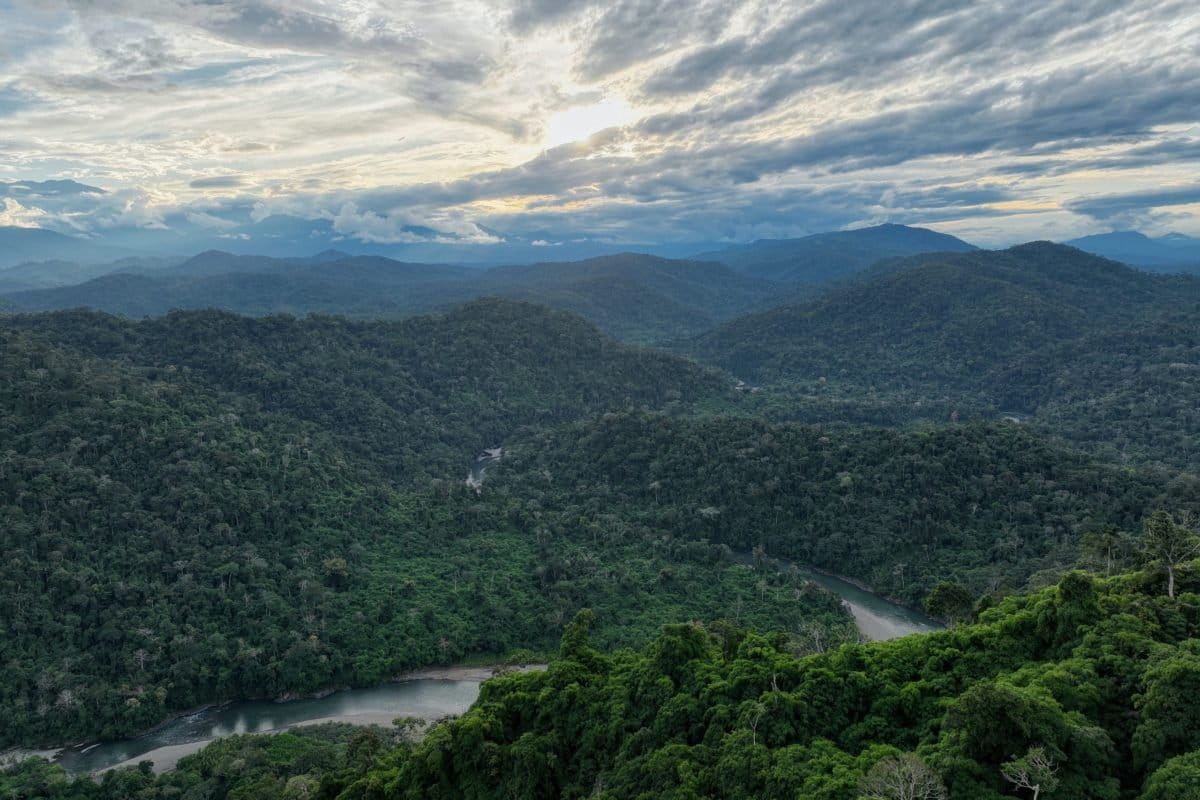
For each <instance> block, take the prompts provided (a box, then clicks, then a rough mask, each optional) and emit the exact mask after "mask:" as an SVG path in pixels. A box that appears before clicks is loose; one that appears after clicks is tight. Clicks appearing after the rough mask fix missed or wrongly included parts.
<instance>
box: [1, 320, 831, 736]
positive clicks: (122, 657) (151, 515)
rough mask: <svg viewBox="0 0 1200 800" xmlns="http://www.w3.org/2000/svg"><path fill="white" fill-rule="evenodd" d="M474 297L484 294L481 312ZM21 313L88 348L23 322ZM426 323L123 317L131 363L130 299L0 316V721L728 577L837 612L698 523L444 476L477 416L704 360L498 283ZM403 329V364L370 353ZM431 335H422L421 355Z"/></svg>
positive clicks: (690, 603)
mask: <svg viewBox="0 0 1200 800" xmlns="http://www.w3.org/2000/svg"><path fill="white" fill-rule="evenodd" d="M521 312H525V313H521ZM489 313H493V314H495V313H499V314H500V316H498V317H496V318H494V319H493V324H491V325H488V324H486V320H487V318H488V316H487V315H488V314H489ZM507 313H511V314H513V315H514V316H515V317H518V319H510V318H509V317H508V316H506V315H505V314H507ZM521 320H524V322H525V325H524V326H522V325H521V324H520V321H521ZM39 322H40V323H43V324H45V325H53V326H54V327H53V329H52V330H53V331H54V332H55V336H56V338H57V339H58V340H60V341H67V340H71V339H72V337H74V341H75V342H76V343H78V344H83V343H85V342H86V343H88V344H89V345H90V346H91V347H92V349H93V350H98V351H102V352H104V353H105V354H106V356H108V357H106V358H100V357H98V356H96V355H93V354H91V353H83V352H80V351H79V350H75V349H72V348H69V347H65V346H62V345H52V344H50V343H48V341H47V338H48V333H47V332H48V330H50V329H49V328H45V327H42V326H41V325H39V324H37V323H39ZM415 324H417V323H416V322H414V323H409V327H408V328H407V329H406V328H405V327H403V326H402V327H401V328H400V329H399V331H405V330H408V331H411V330H412V327H411V326H412V325H415ZM426 324H428V325H429V326H430V327H431V328H432V330H425V331H423V332H422V335H421V336H420V337H419V339H413V338H405V337H403V336H398V335H395V334H396V333H397V331H396V330H395V329H392V328H389V327H387V326H383V327H382V328H373V327H371V326H369V325H366V326H357V327H356V326H354V325H351V324H350V323H345V322H342V321H334V320H309V321H307V322H304V323H301V322H298V321H296V320H286V319H267V320H260V321H252V320H243V319H240V318H236V317H231V316H229V315H224V314H193V315H179V316H177V317H173V318H170V319H167V320H159V321H154V322H147V323H141V325H146V326H151V325H153V326H154V328H153V330H149V331H145V333H144V334H143V335H145V336H146V337H147V340H153V341H154V342H155V343H156V345H157V346H159V347H162V348H174V351H175V353H176V354H177V356H178V358H177V359H176V363H161V362H156V363H151V364H145V365H143V364H135V363H131V360H132V359H131V358H130V355H131V354H134V353H136V352H137V351H135V350H133V349H132V348H129V349H126V345H127V344H128V343H129V342H133V343H134V344H137V342H138V339H137V336H138V335H139V330H140V326H139V325H135V324H132V323H124V322H120V321H118V320H115V319H112V318H106V317H103V316H99V315H93V314H75V315H64V316H62V317H61V318H54V319H43V320H40V321H34V320H23V321H21V324H20V325H18V326H16V327H12V328H6V329H0V337H2V344H3V347H2V349H0V374H2V375H3V376H4V380H3V382H2V383H0V441H2V442H3V447H2V449H0V508H2V509H3V523H4V524H3V526H2V527H0V554H2V555H3V561H2V564H0V611H2V613H0V663H3V664H4V665H5V670H4V676H3V679H2V680H0V743H13V742H22V743H35V742H39V743H40V742H45V743H54V742H62V741H65V740H67V739H69V738H79V737H85V736H104V737H112V736H117V735H122V734H128V733H131V732H134V731H137V730H139V729H141V728H144V727H147V726H148V725H151V724H153V723H155V722H157V721H158V720H159V719H161V718H162V716H163V715H164V714H165V713H166V712H168V711H170V710H174V709H182V708H188V707H190V706H194V705H196V704H198V703H202V702H208V701H212V700H220V699H226V698H230V697H247V696H251V697H253V696H275V695H279V694H283V693H288V692H308V691H315V690H319V689H322V688H326V687H329V686H339V685H363V684H371V683H376V682H378V681H381V680H385V679H386V678H388V677H389V676H391V675H394V674H396V673H398V672H400V671H402V670H404V669H407V668H412V667H417V666H422V665H425V664H430V663H449V662H452V661H454V660H457V659H460V658H462V657H463V656H464V655H467V654H472V653H476V654H477V653H491V654H502V653H505V652H508V651H512V650H515V649H523V648H524V649H528V648H533V649H544V648H545V647H547V646H549V645H551V644H552V643H553V642H554V641H556V639H557V637H558V635H559V633H560V632H561V630H562V625H563V624H564V622H566V621H568V620H569V619H570V617H571V615H572V614H574V612H575V611H576V610H578V609H579V608H582V607H585V606H588V607H595V608H596V610H597V613H598V614H599V615H600V617H601V619H602V620H603V622H602V628H603V629H604V630H606V631H607V632H606V633H601V634H600V636H601V637H602V639H603V638H605V637H607V639H606V641H607V643H608V644H611V645H614V646H615V645H619V644H631V643H636V642H638V641H643V640H645V639H646V638H647V637H649V636H650V635H652V634H653V632H654V631H656V630H657V629H658V628H659V626H660V625H662V624H663V623H665V622H669V621H673V620H678V619H709V620H713V619H717V618H719V617H722V616H725V614H726V607H727V605H728V604H729V603H736V604H738V605H739V607H741V608H743V609H744V612H743V613H744V614H745V616H746V618H747V619H748V620H754V624H756V625H762V626H764V627H768V628H781V629H789V628H790V629H795V628H796V627H797V626H798V625H800V624H801V623H802V622H815V623H817V624H824V625H827V626H828V627H829V628H830V636H832V637H834V638H844V637H846V636H849V635H850V633H851V628H850V622H849V617H848V616H847V615H846V613H845V612H844V611H843V610H842V609H841V607H840V605H839V603H838V602H837V600H836V598H834V597H833V596H832V595H829V594H827V593H825V592H823V591H820V590H816V589H815V588H814V589H813V590H812V591H809V592H807V593H805V594H803V595H802V596H799V597H797V596H795V593H794V589H795V587H794V586H792V585H790V584H789V583H788V582H787V581H785V580H783V579H780V580H779V581H777V582H776V583H772V584H771V585H770V586H764V585H761V579H760V578H759V577H756V576H753V575H751V574H750V573H749V571H748V570H746V569H745V568H744V567H741V566H740V565H738V564H736V563H734V562H732V561H730V560H729V559H727V558H726V557H725V554H724V553H723V552H722V551H721V550H720V548H719V547H717V546H716V545H715V544H712V545H701V546H697V547H693V548H690V549H688V550H687V551H686V552H676V551H663V550H661V549H659V548H656V547H654V546H652V545H651V544H650V543H649V539H648V537H646V536H643V535H641V533H640V531H639V530H638V529H636V528H635V529H633V530H632V531H631V535H630V536H628V537H624V538H618V537H609V536H599V535H597V533H596V532H595V531H593V530H590V529H588V530H585V529H576V528H570V527H565V526H561V525H558V524H556V523H555V522H554V521H551V520H541V519H540V516H541V514H540V512H539V511H538V509H537V507H536V504H520V505H517V504H508V503H503V504H496V503H493V502H491V501H490V498H488V497H487V496H486V495H485V496H480V495H477V494H476V493H475V492H474V491H471V490H469V489H468V488H467V487H466V486H465V485H464V482H463V480H462V478H463V476H465V474H466V469H467V465H468V464H469V463H470V460H471V457H472V456H473V454H474V453H475V452H477V450H478V448H479V447H480V444H481V443H487V442H489V441H491V440H490V439H483V438H481V437H482V436H484V435H492V434H494V435H499V434H500V433H501V432H504V431H505V430H507V429H503V430H499V431H497V430H491V429H488V428H486V427H485V428H484V430H485V431H486V433H483V434H481V433H480V432H479V430H480V429H479V428H477V427H474V426H476V425H478V424H482V425H484V426H487V425H497V424H511V425H512V426H513V429H514V430H515V429H517V428H519V427H520V425H521V424H523V423H521V422H519V420H521V418H522V416H523V415H524V414H525V413H526V412H527V411H528V412H529V413H530V414H536V413H537V412H535V411H534V409H535V408H538V409H541V410H540V413H541V414H542V416H543V418H548V419H555V418H557V417H556V415H559V414H563V415H568V416H569V413H568V412H572V411H575V412H578V411H582V410H586V409H588V408H595V407H596V406H597V405H599V406H600V407H603V404H604V403H606V402H612V403H614V404H622V403H624V402H627V401H630V397H631V395H632V396H633V397H638V398H645V399H650V398H651V397H652V396H654V397H657V398H658V399H661V400H663V401H664V402H665V403H667V404H670V403H671V402H678V400H679V394H680V393H679V391H678V390H676V389H674V388H673V387H674V386H676V385H681V386H682V388H684V389H685V390H686V389H687V386H686V385H683V384H676V383H675V381H677V380H682V378H681V376H684V375H692V376H696V380H697V381H698V382H699V384H700V385H701V386H703V385H705V384H706V382H709V381H711V380H712V379H711V378H709V376H708V375H707V373H705V372H703V371H700V370H696V369H695V368H693V367H691V366H690V365H688V364H686V363H684V362H677V361H676V360H674V359H671V358H670V357H657V356H646V357H645V358H643V357H642V356H640V355H639V354H636V353H628V352H626V351H625V350H623V349H622V348H620V347H618V346H616V345H613V344H611V343H605V342H603V341H601V340H600V339H599V338H598V337H597V336H596V335H595V333H594V330H592V329H590V328H587V327H586V326H584V327H583V328H582V329H580V328H578V327H577V326H576V321H575V320H573V319H569V318H563V317H561V315H554V314H550V315H549V316H545V317H542V318H539V317H538V316H537V313H535V312H530V310H529V309H526V308H525V307H522V306H511V305H503V304H501V305H499V306H497V305H495V304H483V305H482V306H472V307H468V308H466V309H464V310H463V311H462V312H460V313H459V315H457V316H453V315H452V316H450V317H447V318H442V319H438V320H428V321H426ZM580 324H582V323H580ZM222 326H225V329H224V330H223V329H222ZM444 326H453V327H452V328H450V329H449V330H447V328H445V327H444ZM572 326H576V327H572ZM580 330H582V332H583V333H585V334H587V335H586V336H585V337H583V338H581V339H571V336H572V334H573V333H578V332H580ZM238 331H240V336H239V334H238ZM202 332H205V333H206V335H204V336H202V335H200V334H201V333H202ZM339 332H340V333H341V334H342V338H341V339H340V340H339V339H338V338H337V336H336V334H338V333H339ZM355 332H357V334H358V336H357V337H354V336H352V335H351V334H352V333H355ZM388 333H391V334H392V337H391V338H390V339H389V338H388ZM439 333H440V334H442V335H444V336H447V339H446V340H444V341H445V344H444V346H442V347H440V348H439V347H438V343H439V338H438V335H439ZM68 334H69V335H68ZM170 336H174V337H176V338H174V339H172V338H170ZM547 340H548V341H547ZM418 341H419V344H418V343H417V342H418ZM188 342H190V343H191V344H192V346H193V348H194V349H192V350H190V351H189V349H188V348H187V347H186V346H185V345H186V343H188ZM351 342H358V343H359V348H358V349H355V348H353V347H351V345H350V343H351ZM389 342H390V344H389ZM236 347H243V348H246V351H245V352H243V353H241V354H236V351H235V348H236ZM322 347H325V348H327V349H326V350H324V351H322ZM406 348H408V349H409V351H410V353H411V352H412V351H416V354H415V355H414V354H410V355H408V356H407V357H408V358H409V359H410V361H408V362H407V363H408V364H410V365H411V367H410V369H411V370H412V371H411V372H402V371H400V369H398V368H397V366H396V365H397V364H399V363H404V362H401V360H400V358H401V357H402V356H404V354H405V350H406ZM554 348H559V351H560V352H562V353H563V356H562V358H563V360H564V362H566V361H568V360H570V359H568V357H567V355H566V354H567V353H570V354H574V355H575V356H577V357H578V358H581V359H584V360H585V363H586V364H587V365H588V366H589V374H590V375H593V376H595V380H596V381H597V382H598V381H606V382H607V383H606V384H605V385H600V384H599V383H595V384H593V386H594V388H595V392H596V394H594V395H588V394H587V392H588V383H587V380H586V378H585V377H584V376H583V375H582V374H581V371H577V372H576V375H577V380H576V382H575V383H574V384H573V385H567V386H561V387H560V386H559V385H557V384H555V383H553V382H552V381H551V380H550V377H549V376H550V375H551V374H552V373H548V372H545V371H540V370H539V369H538V368H537V363H538V362H537V361H535V360H534V359H541V361H542V363H543V364H549V365H550V368H556V367H555V366H554V362H553V361H552V359H553V357H554ZM287 353H291V354H294V355H295V358H296V360H289V359H288V358H287V357H285V354H287ZM379 353H384V354H387V355H373V354H379ZM434 353H437V354H438V356H439V358H440V359H445V360H444V361H439V360H434V358H432V357H430V358H429V359H428V361H423V360H422V359H423V358H424V357H425V356H427V355H428V356H432V354H434ZM468 354H469V355H470V357H472V358H475V359H477V360H476V361H475V362H468V361H466V360H465V359H467V358H468ZM301 356H303V358H304V359H309V360H308V361H305V360H303V359H301ZM267 359H273V360H272V361H270V363H271V364H273V365H274V366H275V367H276V368H277V370H278V371H277V372H276V371H272V370H271V369H269V368H268V367H267V366H266V364H267ZM521 359H526V361H525V363H524V364H521V363H519V362H520V360H521ZM150 360H151V361H153V359H150ZM309 364H312V365H313V369H312V370H311V371H309V370H308V368H307V365H309ZM423 364H424V365H425V366H422V365H423ZM318 365H320V366H321V368H322V369H323V370H324V371H323V372H320V371H318V370H317V366H318ZM656 365H657V366H656ZM672 365H674V367H675V371H674V372H673V371H672V370H671V369H670V367H671V366H672ZM222 366H223V367H224V368H225V369H226V370H228V371H222ZM543 369H544V367H543ZM561 369H562V370H563V371H566V370H568V369H570V368H569V367H566V366H563V367H562V368H561ZM621 369H628V370H629V373H628V374H627V375H624V376H622V375H621V373H620V372H619V370H621ZM335 373H336V374H341V375H343V376H345V380H344V381H343V382H341V383H335V382H333V381H332V380H331V379H330V378H329V376H331V375H333V374H335ZM639 376H640V377H639ZM322 381H327V382H326V383H322ZM438 381H445V383H438ZM456 381H457V382H459V383H458V386H457V388H456V387H455V385H454V382H456ZM472 381H474V382H472ZM624 381H632V382H634V383H633V385H632V387H631V386H630V385H629V384H627V383H625V382H624ZM637 381H640V384H639V383H637ZM284 387H286V388H287V389H288V390H289V391H290V394H287V393H285V392H284V391H283V388H284ZM668 387H672V388H668ZM237 388H240V389H241V390H242V391H243V392H244V393H237V392H235V391H234V389H237ZM393 389H396V391H397V392H399V391H406V392H408V395H406V396H390V395H389V394H388V392H390V391H392V390H393ZM368 390H374V391H376V392H378V393H377V394H374V395H369V394H368ZM639 390H640V391H641V392H643V394H642V395H637V394H634V393H635V392H637V391H639ZM506 391H509V392H512V394H510V395H505V394H504V393H505V392H506ZM305 392H310V393H309V394H305ZM414 392H420V394H419V395H418V399H414V398H413V396H412V394H413V393H414ZM518 392H523V393H522V394H518ZM627 392H628V393H627ZM539 393H540V394H539ZM497 396H498V397H499V398H500V399H499V400H490V399H489V398H492V397H497ZM388 400H392V401H395V402H396V403H398V404H404V403H411V404H417V403H427V404H430V405H432V406H433V408H432V409H428V410H427V411H426V413H433V412H434V411H439V412H440V413H441V414H442V421H441V423H440V424H437V423H435V422H434V421H433V420H429V421H428V424H429V425H430V426H432V427H431V429H429V430H422V429H421V427H420V425H421V424H422V423H424V422H425V420H423V419H422V418H420V417H419V416H418V415H416V414H413V413H412V411H409V412H408V414H407V415H405V414H403V413H399V412H397V411H396V410H395V408H393V407H389V406H388V405H387V401H388ZM456 403H461V406H460V407H459V409H458V411H457V413H456V412H455V411H454V409H455V404H456ZM556 403H557V404H559V405H558V406H557V407H556V405H555V404H556ZM401 407H403V406H401ZM480 409H483V410H482V411H480ZM489 410H490V411H491V413H490V414H489V413H488V412H489ZM349 415H358V416H357V417H351V416H349ZM389 415H394V417H395V419H396V420H397V422H396V423H395V424H396V426H397V427H396V428H395V429H393V430H394V431H395V436H396V437H397V443H396V444H394V445H391V446H389V445H388V443H387V442H386V440H384V439H382V438H369V439H366V440H365V441H366V443H365V444H364V440H362V439H359V438H357V437H356V434H362V433H373V434H378V433H379V431H376V430H375V426H380V427H384V426H386V425H388V424H389V423H388V422H387V417H388V416H389ZM476 416H479V417H480V418H481V419H482V423H480V421H479V420H477V419H476V418H475V417H476ZM413 417H416V418H415V419H414V418H413ZM497 420H500V422H497ZM456 424H457V425H461V426H462V427H461V428H458V429H456V428H455V427H454V425H456ZM406 435H407V436H408V437H409V440H408V441H406V440H405V438H404V437H405V436H406ZM376 442H381V443H382V444H379V445H377V446H376V444H375V443H376ZM435 442H436V443H440V444H441V446H442V447H443V448H445V450H444V452H445V453H446V455H444V456H441V455H440V452H441V451H438V449H437V447H435V445H434V443H435ZM455 446H457V447H458V450H457V451H455V450H454V449H453V448H454V447H455ZM422 449H425V450H427V451H430V452H431V453H432V458H431V459H430V460H423V461H421V462H420V464H421V469H422V470H435V469H436V468H440V467H441V466H443V465H444V466H445V471H444V472H443V473H441V477H437V478H434V479H432V480H431V479H428V478H426V479H424V480H421V481H416V480H415V479H414V480H407V479H408V478H411V477H412V476H411V475H409V474H407V473H399V472H398V471H397V470H396V468H395V467H394V464H396V463H397V462H398V460H399V458H400V456H401V455H403V454H405V453H411V452H420V451H421V450H422ZM439 458H441V459H442V461H439V460H438V459H439ZM419 474H421V475H427V474H433V473H430V472H425V471H422V472H420V473H419ZM402 479H403V480H402ZM397 485H399V486H400V487H401V488H399V489H397V488H395V487H396V486H397Z"/></svg>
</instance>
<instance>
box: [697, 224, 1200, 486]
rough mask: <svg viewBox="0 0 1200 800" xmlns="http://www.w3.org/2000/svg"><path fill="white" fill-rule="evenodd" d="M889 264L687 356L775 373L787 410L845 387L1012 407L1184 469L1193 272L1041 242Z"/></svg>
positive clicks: (722, 331)
mask: <svg viewBox="0 0 1200 800" xmlns="http://www.w3.org/2000/svg"><path fill="white" fill-rule="evenodd" d="M895 266H896V265H889V270H888V271H886V272H885V273H883V274H881V275H878V276H877V277H875V278H874V279H873V280H870V281H867V282H864V283H861V284H858V285H855V286H852V287H849V288H846V289H843V290H839V291H837V292H834V293H831V294H830V295H828V296H826V297H824V298H822V299H820V300H817V301H814V302H809V303H805V304H800V305H793V306H784V307H780V308H777V309H773V310H771V311H767V312H764V313H760V314H754V315H749V316H745V317H742V318H739V319H737V320H734V321H733V322H730V323H728V324H727V325H725V326H723V327H721V328H718V329H717V330H715V331H713V332H712V333H710V334H706V335H704V336H702V337H700V338H698V339H697V340H696V342H695V344H694V352H696V353H697V354H699V355H700V357H701V358H703V359H704V360H707V361H709V362H711V363H713V364H716V365H719V366H721V367H723V368H725V369H728V370H730V371H732V372H734V373H735V374H737V375H739V376H740V377H742V378H744V379H746V380H750V381H754V382H764V383H768V384H772V383H773V384H776V385H777V386H779V387H783V385H784V384H788V385H789V386H790V387H791V388H779V390H778V391H775V392H774V393H772V392H768V393H767V394H766V395H764V398H765V401H764V402H766V403H768V404H773V405H774V408H775V411H779V412H782V413H784V414H785V415H786V414H787V413H789V412H788V411H787V408H788V406H789V405H791V406H792V413H794V414H795V415H796V416H798V417H799V418H802V419H809V420H812V421H817V420H819V419H821V418H822V414H823V413H824V414H834V415H836V414H840V413H842V412H841V411H839V408H840V407H841V405H842V404H843V402H842V401H844V399H845V398H855V397H857V398H858V399H860V400H863V401H864V402H867V401H869V402H871V403H877V404H882V405H888V404H890V405H891V407H892V408H893V410H894V412H895V413H896V414H897V415H898V416H896V417H895V418H894V419H892V420H891V421H893V422H894V421H904V420H905V419H920V418H925V419H931V420H935V421H944V420H946V419H947V417H948V416H950V415H951V414H954V413H955V412H956V411H958V412H961V413H962V414H998V413H999V412H1001V411H1003V412H1012V413H1015V414H1016V415H1018V416H1019V417H1020V418H1025V417H1026V416H1032V418H1033V420H1032V421H1033V422H1034V423H1035V424H1041V422H1045V427H1046V428H1047V429H1050V430H1054V431H1055V432H1058V433H1061V434H1063V435H1065V436H1067V437H1068V438H1071V439H1073V440H1076V441H1079V442H1083V443H1089V446H1091V445H1095V446H1101V445H1103V443H1104V441H1106V440H1107V441H1110V442H1111V441H1117V440H1120V441H1124V442H1126V443H1128V444H1131V445H1133V447H1132V448H1131V449H1133V450H1134V452H1135V455H1136V457H1137V458H1138V459H1139V460H1161V461H1165V462H1167V463H1170V464H1174V465H1175V466H1181V467H1185V468H1188V469H1192V470H1195V469H1197V468H1200V461H1197V457H1196V453H1197V452H1198V451H1197V450H1196V449H1195V448H1194V447H1193V445H1194V444H1197V443H1200V438H1197V437H1200V421H1198V420H1197V419H1196V417H1195V414H1194V413H1192V411H1191V410H1190V409H1191V405H1190V400H1189V399H1188V398H1189V397H1190V396H1191V395H1192V393H1193V392H1194V391H1195V380H1196V375H1195V372H1196V371H1195V370H1194V369H1193V368H1192V366H1191V365H1194V364H1200V349H1197V346H1196V339H1195V336H1194V335H1193V333H1192V331H1193V330H1194V329H1195V328H1196V327H1197V326H1198V324H1200V280H1195V279H1190V278H1184V277H1176V276H1160V275H1153V274H1149V273H1144V272H1139V271H1137V270H1133V269H1130V268H1128V267H1125V266H1123V265H1120V264H1117V263H1115V262H1112V261H1107V260H1105V259H1100V258H1096V257H1094V256H1090V255H1087V254H1084V253H1082V252H1080V251H1078V250H1074V249H1071V248H1066V247H1063V246H1060V245H1051V244H1047V243H1034V244H1029V245H1021V246H1019V247H1014V248H1011V249H1009V250H1006V251H1001V252H977V253H968V254H962V255H956V256H946V257H935V258H932V259H921V258H918V259H914V260H912V261H911V262H909V268H908V269H898V268H897V269H893V267H895ZM1146 393H1148V394H1146ZM767 395H770V397H769V398H767ZM1139 395H1140V397H1139ZM831 398H842V401H836V400H833V399H831ZM850 405H853V403H851V404H850ZM821 409H825V411H821ZM1175 412H1178V413H1175ZM1043 414H1044V418H1043ZM1172 437H1174V438H1175V439H1176V440H1179V437H1183V439H1182V440H1179V441H1176V442H1175V443H1172V441H1171V440H1172ZM1164 445H1165V447H1164Z"/></svg>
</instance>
